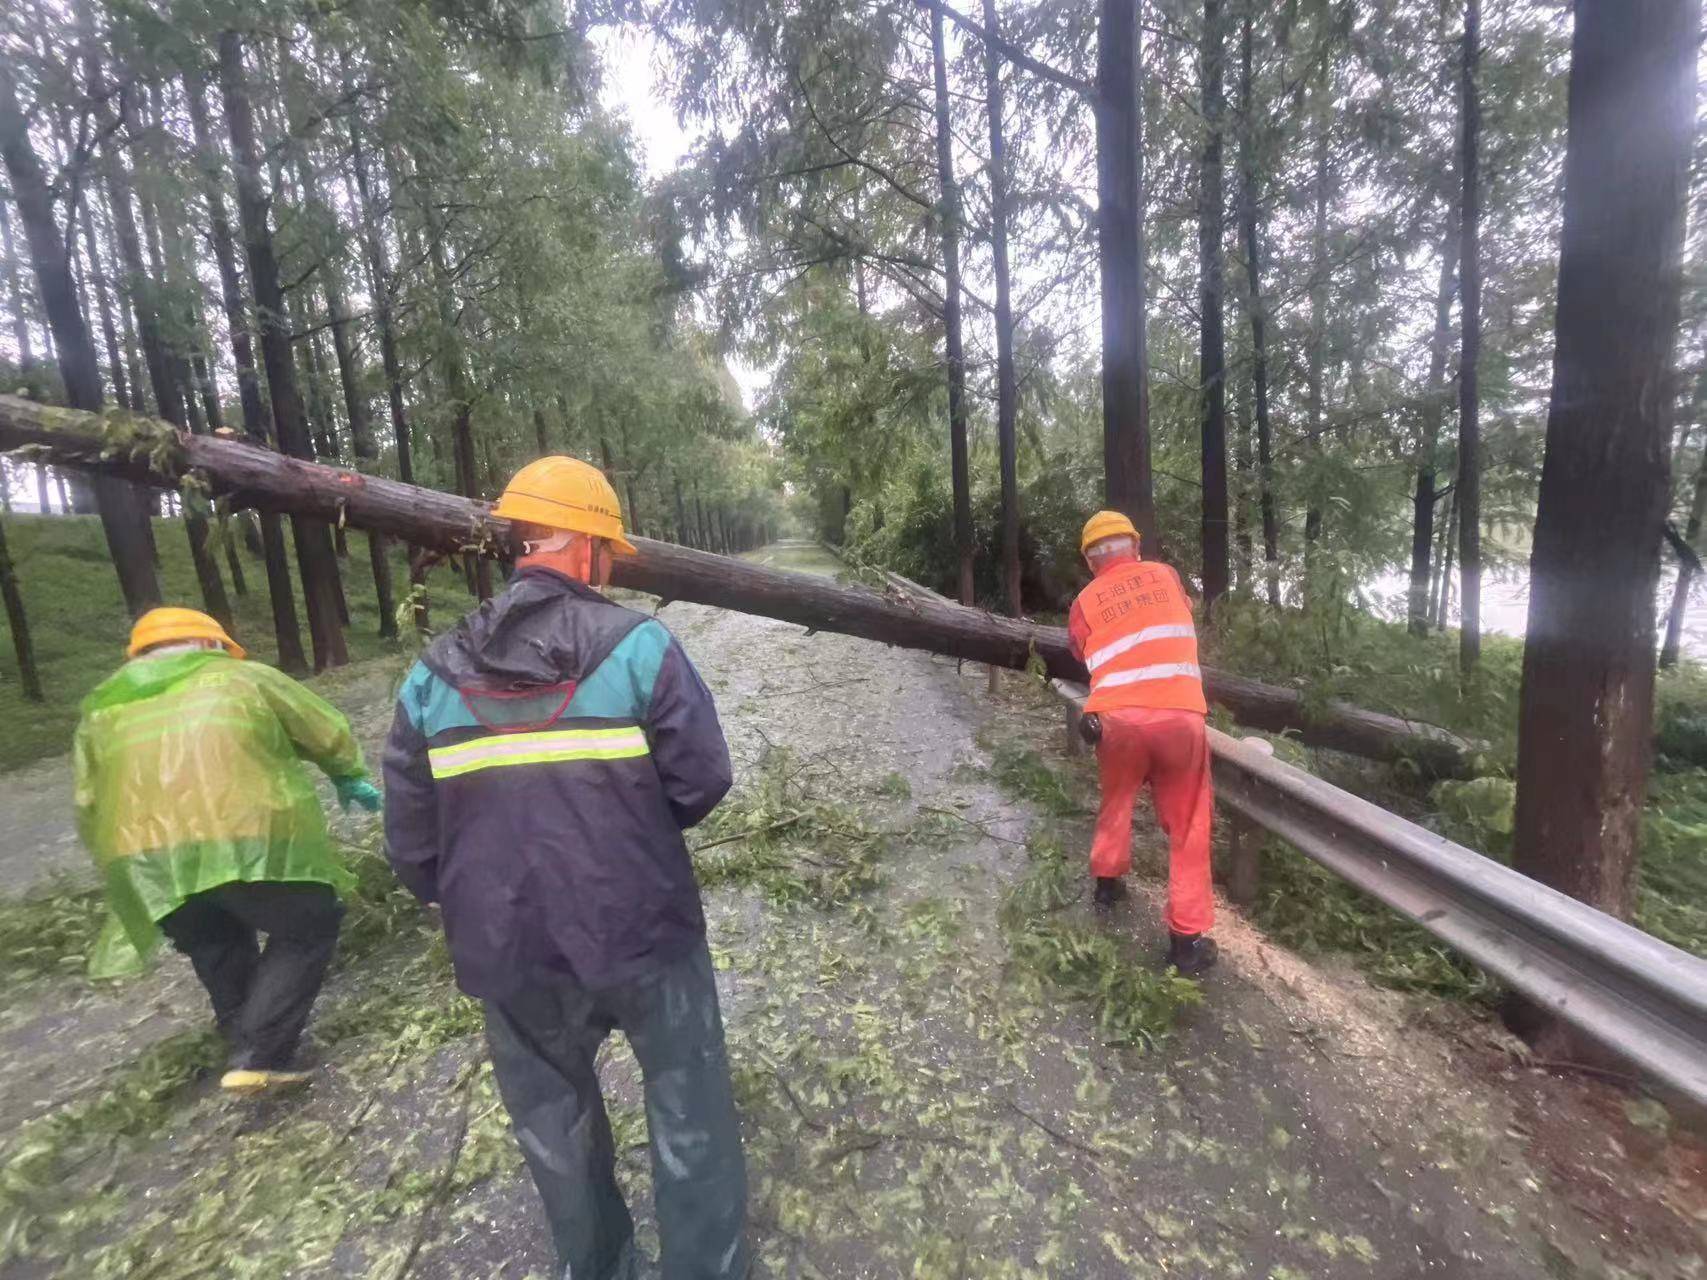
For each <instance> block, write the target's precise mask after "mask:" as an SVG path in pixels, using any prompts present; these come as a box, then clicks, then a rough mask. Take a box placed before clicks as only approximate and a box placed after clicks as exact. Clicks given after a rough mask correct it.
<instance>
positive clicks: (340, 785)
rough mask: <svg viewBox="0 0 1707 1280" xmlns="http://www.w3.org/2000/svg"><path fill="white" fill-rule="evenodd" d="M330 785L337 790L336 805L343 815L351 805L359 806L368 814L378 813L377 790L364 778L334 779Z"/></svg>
mask: <svg viewBox="0 0 1707 1280" xmlns="http://www.w3.org/2000/svg"><path fill="white" fill-rule="evenodd" d="M332 785H333V786H334V787H336V788H337V789H338V804H339V805H340V806H341V807H342V808H343V810H344V812H345V813H348V812H349V811H350V806H351V805H360V806H361V807H362V808H363V809H366V810H367V811H368V812H369V813H378V812H379V788H378V787H376V786H374V785H373V783H371V782H369V781H368V780H367V779H366V778H335V779H333V781H332Z"/></svg>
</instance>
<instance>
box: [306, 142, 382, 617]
mask: <svg viewBox="0 0 1707 1280" xmlns="http://www.w3.org/2000/svg"><path fill="white" fill-rule="evenodd" d="M293 128H294V123H293ZM297 161H298V163H297V173H298V179H299V181H300V182H301V184H302V188H303V191H304V193H305V194H306V196H307V198H308V200H309V202H310V204H312V205H313V206H315V207H316V208H319V209H322V210H326V211H327V212H328V215H330V209H329V207H328V206H327V204H326V198H325V193H324V191H323V190H322V189H321V185H320V176H319V174H317V173H316V172H315V171H314V167H313V165H312V164H311V163H310V162H309V160H308V157H307V156H306V155H305V154H303V153H301V152H299V153H298V156H297ZM339 265H340V264H339V263H338V262H337V261H336V260H332V261H327V262H322V263H321V264H320V286H321V290H322V292H323V293H324V294H325V296H326V313H327V316H328V318H329V319H330V320H331V323H332V352H333V355H334V357H335V358H336V360H337V362H338V383H339V386H340V388H341V389H342V391H343V393H344V417H345V421H347V422H348V423H349V426H350V452H352V453H353V454H354V455H355V457H356V462H357V465H358V466H360V465H361V464H362V463H367V464H368V465H369V466H372V465H373V464H374V463H377V462H378V461H379V449H378V447H377V446H376V445H375V443H374V438H373V420H372V418H371V416H370V415H369V412H368V401H367V392H366V390H365V389H364V388H363V386H362V383H363V380H364V378H365V376H366V375H365V373H364V371H363V369H362V363H361V349H360V347H359V345H358V343H357V336H356V333H355V325H354V324H353V322H352V321H351V319H350V305H349V301H348V299H347V298H346V297H345V294H344V284H343V280H342V279H341V278H340V274H339ZM311 350H313V351H314V352H315V353H316V354H317V353H318V349H317V348H311ZM368 567H369V569H370V570H371V572H372V574H373V592H374V599H375V601H376V602H377V603H378V606H379V636H380V638H381V639H382V640H392V639H395V638H396V637H397V597H396V592H395V591H394V590H393V587H392V582H391V553H390V551H389V549H388V548H387V546H386V541H385V535H384V534H382V533H370V534H368ZM339 599H340V601H342V600H343V595H342V593H340V595H339ZM340 615H341V616H342V617H343V618H344V621H345V622H346V623H348V621H349V616H348V604H347V603H345V605H344V608H343V609H342V610H341V611H340Z"/></svg>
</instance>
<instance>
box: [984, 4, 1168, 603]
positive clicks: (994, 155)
mask: <svg viewBox="0 0 1707 1280" xmlns="http://www.w3.org/2000/svg"><path fill="white" fill-rule="evenodd" d="M997 22H998V16H997V13H996V0H984V27H985V29H986V30H987V31H988V32H989V33H990V36H989V39H988V40H986V41H985V44H984V87H985V103H984V105H985V110H986V112H987V113H988V115H989V118H990V255H991V259H992V266H993V269H994V271H995V276H996V439H997V442H998V444H999V446H1000V452H1001V470H1002V594H1003V597H1004V599H1005V601H1006V603H1007V607H1008V613H1009V614H1011V615H1012V616H1014V617H1016V618H1017V617H1019V616H1020V615H1021V614H1022V613H1023V612H1024V604H1023V602H1022V601H1021V600H1020V564H1019V441H1018V435H1017V422H1016V419H1017V417H1018V413H1019V380H1018V378H1017V377H1016V376H1015V373H1014V315H1013V300H1012V288H1011V285H1010V282H1009V278H1008V172H1007V163H1008V162H1007V139H1006V137H1005V130H1006V122H1005V121H1004V119H1003V102H1002V55H1001V54H1000V52H998V50H997V47H996V40H997V38H998V36H999V31H998V28H997ZM1151 545H1152V546H1153V545H1154V544H1151Z"/></svg>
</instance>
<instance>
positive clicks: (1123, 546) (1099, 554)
mask: <svg viewBox="0 0 1707 1280" xmlns="http://www.w3.org/2000/svg"><path fill="white" fill-rule="evenodd" d="M1137 554H1138V544H1137V543H1136V542H1134V541H1133V540H1132V539H1131V538H1127V537H1115V538H1106V539H1104V540H1103V541H1101V542H1099V543H1097V544H1096V545H1095V546H1093V547H1092V548H1091V549H1090V551H1089V552H1087V553H1086V556H1085V558H1086V559H1087V560H1089V561H1090V562H1091V564H1092V565H1098V564H1101V563H1102V562H1103V561H1105V560H1109V559H1112V558H1114V557H1115V556H1135V555H1137Z"/></svg>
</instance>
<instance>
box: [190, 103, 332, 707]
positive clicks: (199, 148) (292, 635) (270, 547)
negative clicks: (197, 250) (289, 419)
mask: <svg viewBox="0 0 1707 1280" xmlns="http://www.w3.org/2000/svg"><path fill="white" fill-rule="evenodd" d="M184 93H185V97H186V99H187V100H188V102H189V108H190V125H191V128H192V129H193V130H194V132H195V140H196V152H197V161H198V166H199V167H200V169H201V173H202V194H203V197H204V199H205V200H206V201H207V210H208V226H209V229H210V230H211V232H212V239H213V256H214V260H215V262H216V263H217V264H218V266H219V292H220V302H221V304H222V306H223V307H224V310H225V327H226V329H227V331H228V332H229V334H230V338H231V359H232V363H233V364H234V365H235V366H236V368H237V397H238V402H239V404H240V405H241V406H242V410H243V434H244V435H246V436H248V437H249V439H251V440H253V441H254V442H255V443H256V444H262V445H270V444H271V443H272V434H273V432H272V423H271V420H270V418H269V416H268V413H267V406H266V402H265V401H264V400H263V399H262V397H261V381H260V377H259V375H258V374H257V373H256V370H255V351H254V344H253V340H252V338H251V336H250V332H249V309H248V307H247V305H246V304H245V303H244V300H243V285H242V282H241V280H240V279H239V277H238V271H237V247H236V244H235V243H234V240H233V237H232V234H231V221H230V219H229V218H228V217H227V215H226V211H225V195H224V192H223V190H222V189H221V169H222V167H223V166H222V164H221V160H220V153H219V149H218V146H217V145H216V143H215V142H214V139H213V131H212V129H211V128H210V127H209V125H208V117H207V100H206V94H205V92H204V88H203V85H202V82H201V80H200V78H199V77H198V78H195V79H190V78H188V77H186V79H185V83H184ZM260 529H261V555H262V560H263V563H264V564H265V565H266V569H267V596H268V600H269V602H270V604H271V606H272V615H273V638H274V641H275V643H276V644H277V646H278V651H279V669H280V670H281V671H285V672H288V673H289V674H291V675H302V674H304V673H306V672H307V670H308V659H307V656H306V655H305V654H304V653H303V651H302V628H301V626H300V624H299V623H298V622H297V617H296V592H295V590H294V589H293V587H292V585H291V579H290V560H289V557H288V555H287V553H286V551H285V542H284V527H283V523H282V522H281V521H280V520H279V517H278V515H277V514H276V513H274V512H270V511H266V512H261V513H260Z"/></svg>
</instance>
